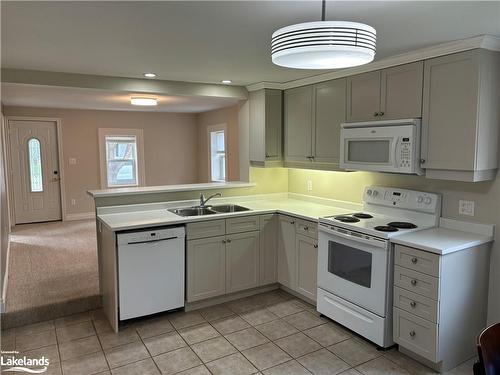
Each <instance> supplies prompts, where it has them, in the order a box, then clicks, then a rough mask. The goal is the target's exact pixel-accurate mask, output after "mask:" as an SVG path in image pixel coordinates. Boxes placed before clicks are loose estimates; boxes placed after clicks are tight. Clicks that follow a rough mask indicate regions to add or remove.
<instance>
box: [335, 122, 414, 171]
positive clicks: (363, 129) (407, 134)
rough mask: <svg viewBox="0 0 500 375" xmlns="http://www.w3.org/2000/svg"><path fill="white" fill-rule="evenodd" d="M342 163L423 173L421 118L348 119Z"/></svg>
mask: <svg viewBox="0 0 500 375" xmlns="http://www.w3.org/2000/svg"><path fill="white" fill-rule="evenodd" d="M340 167H341V168H343V169H346V170H351V171H375V172H391V173H406V174H418V175H422V174H424V173H423V170H422V168H420V119H404V120H387V121H367V122H356V123H344V124H342V128H341V131H340Z"/></svg>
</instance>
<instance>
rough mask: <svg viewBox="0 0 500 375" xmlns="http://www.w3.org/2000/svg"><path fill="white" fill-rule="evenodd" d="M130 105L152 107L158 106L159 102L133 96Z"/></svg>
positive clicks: (154, 99) (153, 99)
mask: <svg viewBox="0 0 500 375" xmlns="http://www.w3.org/2000/svg"><path fill="white" fill-rule="evenodd" d="M130 104H132V105H144V106H151V105H158V100H156V98H144V97H140V96H133V97H131V98H130Z"/></svg>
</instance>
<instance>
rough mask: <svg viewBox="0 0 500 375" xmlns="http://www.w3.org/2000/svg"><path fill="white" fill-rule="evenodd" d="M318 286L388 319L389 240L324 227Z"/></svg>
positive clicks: (321, 230)
mask: <svg viewBox="0 0 500 375" xmlns="http://www.w3.org/2000/svg"><path fill="white" fill-rule="evenodd" d="M319 230H320V231H319V250H318V287H319V288H322V289H324V290H326V291H328V292H330V293H333V294H335V295H337V296H338V297H341V298H343V299H345V300H347V301H349V302H351V303H354V304H355V305H358V306H361V307H363V308H365V309H367V310H368V311H371V312H373V313H374V314H377V315H379V316H381V317H385V316H386V306H387V287H388V272H389V261H390V256H389V255H390V251H389V241H387V240H382V239H379V238H375V237H371V236H366V235H363V234H359V233H356V232H350V231H347V230H343V229H340V230H339V229H337V228H334V227H330V226H324V225H320V228H319Z"/></svg>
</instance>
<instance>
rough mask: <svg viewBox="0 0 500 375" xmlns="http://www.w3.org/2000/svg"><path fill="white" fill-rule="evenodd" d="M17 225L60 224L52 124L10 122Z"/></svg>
mask: <svg viewBox="0 0 500 375" xmlns="http://www.w3.org/2000/svg"><path fill="white" fill-rule="evenodd" d="M9 131H10V132H9V136H10V154H11V163H12V164H11V166H12V179H11V181H12V184H13V189H12V190H13V195H14V212H15V221H16V224H22V223H35V222H41V221H53V220H61V188H60V177H59V157H58V149H57V125H56V123H55V122H54V121H24V120H23V121H21V120H9Z"/></svg>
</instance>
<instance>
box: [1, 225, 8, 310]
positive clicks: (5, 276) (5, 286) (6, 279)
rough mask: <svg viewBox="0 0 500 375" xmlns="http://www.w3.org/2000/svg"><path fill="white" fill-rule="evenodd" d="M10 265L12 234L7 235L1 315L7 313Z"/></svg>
mask: <svg viewBox="0 0 500 375" xmlns="http://www.w3.org/2000/svg"><path fill="white" fill-rule="evenodd" d="M9 263H10V234H8V235H7V256H6V257H5V275H3V288H2V298H1V299H0V313H4V312H5V303H6V298H7V284H8V282H9V268H10V267H9Z"/></svg>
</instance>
